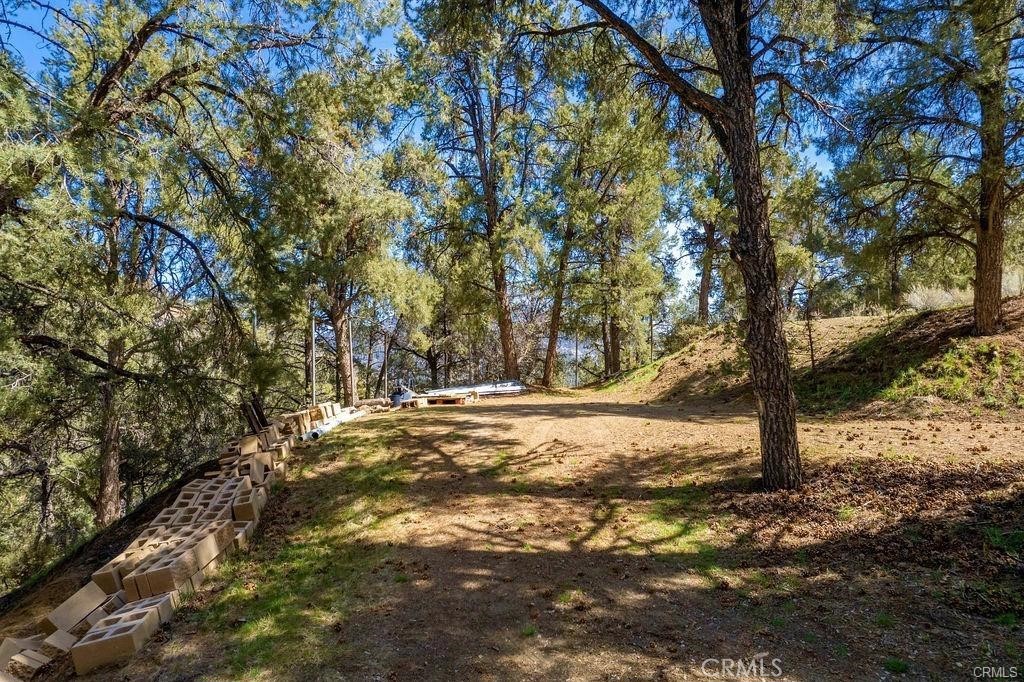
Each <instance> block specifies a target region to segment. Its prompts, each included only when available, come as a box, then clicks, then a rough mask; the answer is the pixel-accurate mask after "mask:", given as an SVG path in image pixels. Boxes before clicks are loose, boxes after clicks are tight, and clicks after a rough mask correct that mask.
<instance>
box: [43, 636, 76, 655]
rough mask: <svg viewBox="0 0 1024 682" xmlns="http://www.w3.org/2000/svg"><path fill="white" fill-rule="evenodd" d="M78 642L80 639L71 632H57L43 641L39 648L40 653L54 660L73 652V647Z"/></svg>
mask: <svg viewBox="0 0 1024 682" xmlns="http://www.w3.org/2000/svg"><path fill="white" fill-rule="evenodd" d="M76 642H78V637H76V636H75V635H73V634H71V633H70V632H65V631H64V630H57V631H56V632H54V633H53V634H51V635H50V636H49V637H47V638H46V639H44V640H43V643H42V644H41V645H40V647H39V652H40V653H41V654H43V655H44V656H48V657H50V658H51V659H54V658H57V657H58V656H63V655H64V654H66V653H68V652H69V651H71V647H73V646H74V645H75V643H76Z"/></svg>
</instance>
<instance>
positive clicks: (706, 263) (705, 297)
mask: <svg viewBox="0 0 1024 682" xmlns="http://www.w3.org/2000/svg"><path fill="white" fill-rule="evenodd" d="M717 246H718V242H717V240H716V239H715V224H714V223H712V222H710V221H708V222H706V223H704V253H702V254H701V258H700V287H699V288H698V289H697V323H698V324H700V325H702V326H707V324H708V322H710V321H711V283H712V277H713V276H714V264H715V248H717Z"/></svg>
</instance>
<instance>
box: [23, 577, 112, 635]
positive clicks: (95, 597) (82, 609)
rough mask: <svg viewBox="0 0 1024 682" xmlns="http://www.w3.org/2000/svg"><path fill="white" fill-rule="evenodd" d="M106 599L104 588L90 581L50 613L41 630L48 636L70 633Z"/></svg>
mask: <svg viewBox="0 0 1024 682" xmlns="http://www.w3.org/2000/svg"><path fill="white" fill-rule="evenodd" d="M106 598H107V593H106V592H104V591H103V588H102V587H100V586H99V585H97V584H96V583H94V582H92V581H91V580H90V581H89V582H88V583H87V584H86V585H85V586H84V587H82V588H81V589H80V590H78V591H77V592H75V593H74V594H73V595H71V596H70V597H68V598H67V599H65V600H64V602H63V603H62V604H61V605H60V606H58V607H57V608H55V609H54V610H53V611H50V613H48V614H47V615H46V617H45V618H43V620H42V622H40V624H39V628H40V629H41V630H42V631H43V632H44V633H45V634H47V635H49V634H52V633H54V632H56V631H57V630H66V631H68V632H70V631H71V630H73V629H74V627H75V626H76V625H78V624H79V623H81V622H82V621H83V620H85V617H86V616H88V615H89V614H90V613H92V611H93V610H94V609H95V608H96V607H97V606H99V605H100V604H102V603H103V601H104V600H105V599H106Z"/></svg>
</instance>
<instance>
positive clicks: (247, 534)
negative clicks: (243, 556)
mask: <svg viewBox="0 0 1024 682" xmlns="http://www.w3.org/2000/svg"><path fill="white" fill-rule="evenodd" d="M232 528H234V531H235V537H234V541H233V545H234V548H235V549H236V550H243V549H248V547H249V541H250V540H251V539H252V535H253V533H254V532H255V531H256V522H255V521H252V520H250V521H235V522H234V523H232Z"/></svg>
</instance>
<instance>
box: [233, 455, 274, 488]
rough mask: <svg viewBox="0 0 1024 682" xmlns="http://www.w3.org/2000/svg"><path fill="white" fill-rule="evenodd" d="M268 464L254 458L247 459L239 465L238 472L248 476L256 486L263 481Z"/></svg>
mask: <svg viewBox="0 0 1024 682" xmlns="http://www.w3.org/2000/svg"><path fill="white" fill-rule="evenodd" d="M266 469H267V467H266V465H265V464H264V463H263V462H258V461H256V460H253V459H249V460H246V462H245V463H244V464H242V465H241V466H239V467H238V473H239V474H241V475H242V476H248V477H249V479H250V480H251V481H252V484H253V485H254V486H257V485H259V484H260V483H263V478H264V476H265V475H266Z"/></svg>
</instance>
